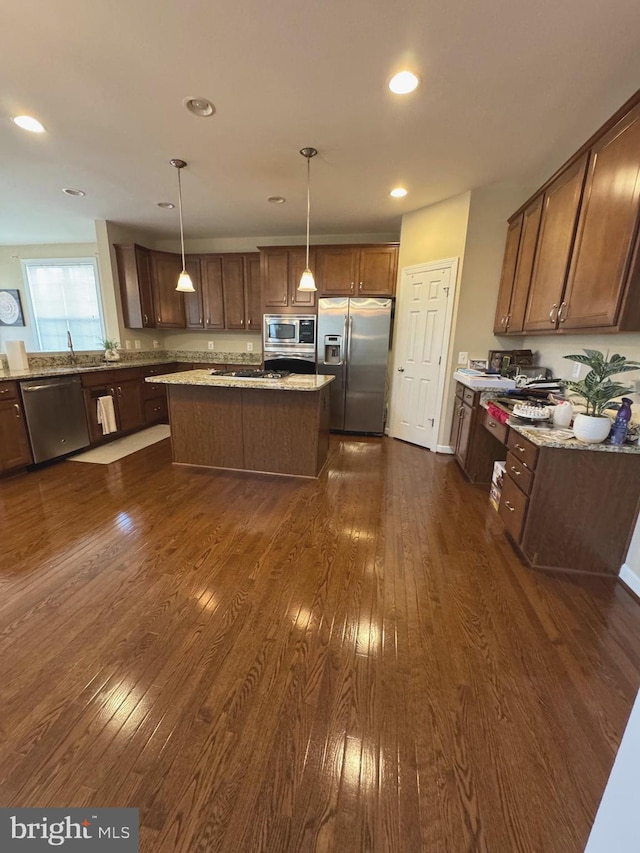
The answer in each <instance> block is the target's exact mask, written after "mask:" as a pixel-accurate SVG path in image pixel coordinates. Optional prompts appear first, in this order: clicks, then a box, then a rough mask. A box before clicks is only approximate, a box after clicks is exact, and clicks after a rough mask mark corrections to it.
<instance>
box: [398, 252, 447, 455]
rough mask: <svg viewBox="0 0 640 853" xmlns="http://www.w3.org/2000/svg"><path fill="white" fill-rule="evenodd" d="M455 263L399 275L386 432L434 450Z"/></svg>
mask: <svg viewBox="0 0 640 853" xmlns="http://www.w3.org/2000/svg"><path fill="white" fill-rule="evenodd" d="M456 271H457V259H452V260H448V261H443V262H440V263H439V264H428V265H427V264H425V265H423V266H420V267H409V268H407V269H404V270H403V271H402V277H401V281H400V295H399V305H398V319H397V327H396V335H395V345H394V365H393V377H392V393H391V418H390V432H391V435H392V436H393V437H394V438H401V439H403V440H404V441H410V442H412V443H413V444H419V445H421V446H422V447H428V448H429V449H430V450H435V449H436V446H437V441H438V428H439V422H440V411H441V408H442V393H443V387H444V370H445V368H446V346H447V344H448V337H449V326H450V323H451V306H452V304H453V287H454V285H455V275H456Z"/></svg>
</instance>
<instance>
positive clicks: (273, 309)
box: [260, 246, 316, 314]
mask: <svg viewBox="0 0 640 853" xmlns="http://www.w3.org/2000/svg"><path fill="white" fill-rule="evenodd" d="M305 265H306V248H305V247H304V246H293V247H292V246H289V247H286V246H285V247H282V246H278V247H261V248H260V278H261V281H262V306H263V309H264V311H263V312H261V313H267V314H275V313H279V314H314V313H315V311H316V294H315V292H313V291H299V290H298V284H299V283H300V278H301V276H302V273H303V272H304V269H305ZM309 266H310V267H311V270H312V272H313V271H315V249H311V250H310V252H309ZM314 274H315V273H314Z"/></svg>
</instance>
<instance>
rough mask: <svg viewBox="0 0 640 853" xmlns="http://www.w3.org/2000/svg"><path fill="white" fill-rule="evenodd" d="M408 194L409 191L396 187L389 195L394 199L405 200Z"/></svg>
mask: <svg viewBox="0 0 640 853" xmlns="http://www.w3.org/2000/svg"><path fill="white" fill-rule="evenodd" d="M406 194H407V190H405V188H404V187H395V189H392V190H391V192H390V193H389V195H392V196H393V197H394V198H404V197H405V196H406Z"/></svg>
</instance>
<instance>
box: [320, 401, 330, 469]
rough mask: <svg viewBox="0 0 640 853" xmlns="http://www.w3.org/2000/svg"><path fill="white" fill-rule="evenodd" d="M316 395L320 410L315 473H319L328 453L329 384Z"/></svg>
mask: <svg viewBox="0 0 640 853" xmlns="http://www.w3.org/2000/svg"><path fill="white" fill-rule="evenodd" d="M317 396H318V397H319V398H320V399H319V403H320V410H319V412H318V421H319V431H318V456H317V461H316V474H319V473H320V471H322V469H323V468H324V464H325V462H326V461H327V456H328V455H329V436H330V430H329V424H330V421H331V395H330V393H329V385H325V386H324V388H323V389H322V390H321V391H320V392H319V394H318V395H317Z"/></svg>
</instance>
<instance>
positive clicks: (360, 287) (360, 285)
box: [358, 282, 362, 290]
mask: <svg viewBox="0 0 640 853" xmlns="http://www.w3.org/2000/svg"><path fill="white" fill-rule="evenodd" d="M358 290H362V282H360V284H359V285H358Z"/></svg>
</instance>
